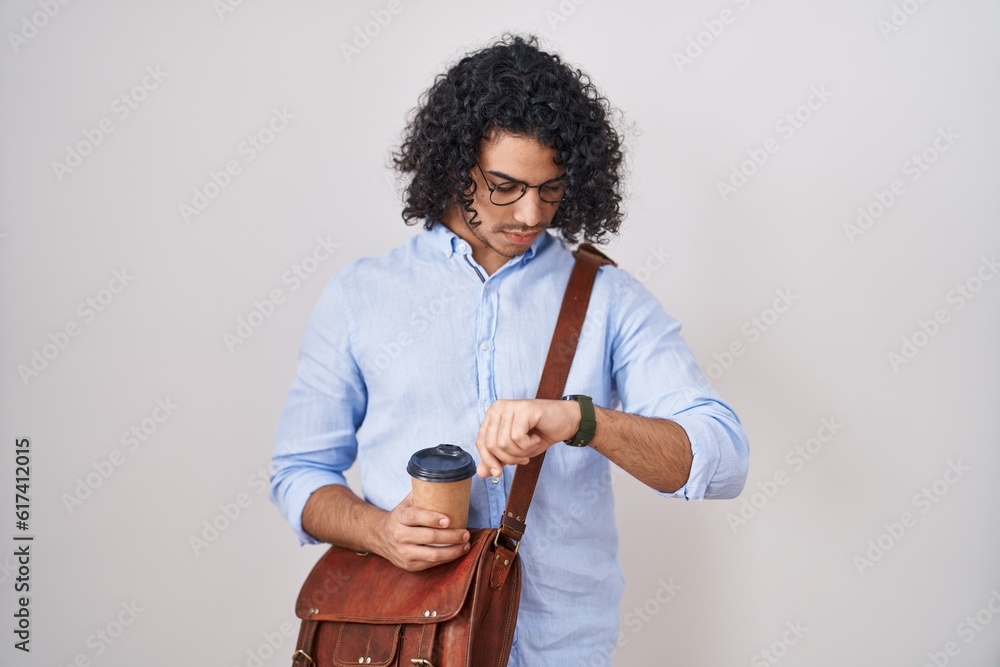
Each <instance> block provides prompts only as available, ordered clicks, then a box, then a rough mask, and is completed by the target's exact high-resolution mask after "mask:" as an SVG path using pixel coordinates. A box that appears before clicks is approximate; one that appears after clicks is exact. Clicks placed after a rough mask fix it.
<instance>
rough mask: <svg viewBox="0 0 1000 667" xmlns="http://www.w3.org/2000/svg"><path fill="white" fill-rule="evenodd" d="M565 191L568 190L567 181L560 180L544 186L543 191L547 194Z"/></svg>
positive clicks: (557, 193)
mask: <svg viewBox="0 0 1000 667" xmlns="http://www.w3.org/2000/svg"><path fill="white" fill-rule="evenodd" d="M564 192H566V183H565V181H558V182H556V183H549V184H548V185H544V186H542V193H543V194H546V195H561V194H562V193H564Z"/></svg>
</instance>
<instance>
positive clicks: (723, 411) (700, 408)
mask: <svg viewBox="0 0 1000 667" xmlns="http://www.w3.org/2000/svg"><path fill="white" fill-rule="evenodd" d="M613 274H614V276H615V277H616V278H617V285H616V294H617V296H618V299H617V303H618V304H619V307H618V308H617V312H616V313H615V316H614V318H613V321H614V324H615V326H616V327H617V328H616V331H615V334H614V336H613V338H612V341H613V344H612V350H611V359H612V374H613V378H614V383H615V389H616V391H617V392H618V395H619V397H620V398H621V402H622V410H623V411H625V412H629V413H632V414H636V415H641V416H644V417H659V418H662V419H669V420H671V421H674V422H676V423H677V424H679V425H680V426H681V428H683V429H684V432H685V433H686V434H687V436H688V440H689V441H690V443H691V453H692V463H691V473H690V475H689V476H688V480H687V482H686V483H685V484H684V485H683V486H682V487H681V488H679V489H677V490H676V491H674V492H672V493H666V492H663V493H660V495H662V496H664V497H667V498H684V499H685V500H702V499H705V498H735V497H736V496H738V495H739V494H740V492H741V491H742V490H743V486H744V484H745V483H746V478H747V471H748V465H749V443H748V438H747V435H746V432H745V431H744V430H743V426H742V424H741V423H740V420H739V417H737V416H736V413H735V412H734V411H733V410H732V408H731V407H730V406H729V405H727V404H726V403H725V402H724V401H723V400H722V398H721V397H720V396H719V395H718V394H717V393H716V391H715V390H714V389H713V388H712V387H711V385H710V384H709V383H708V380H707V379H706V378H705V376H704V374H703V373H702V372H701V370H700V369H699V368H698V363H697V361H696V359H695V357H694V354H693V353H692V352H691V349H690V348H689V347H688V345H687V343H686V342H685V341H684V339H683V338H682V337H681V333H680V330H681V325H680V322H678V321H677V319H676V318H674V317H672V316H671V315H669V314H667V313H666V312H665V311H664V310H663V308H662V306H661V305H660V303H659V302H658V301H657V300H656V298H655V297H654V296H653V295H652V294H650V293H649V292H648V291H647V290H646V289H645V288H644V287H643V286H642V285H641V284H640V283H639V282H638V281H636V280H635V279H634V278H632V277H631V276H630V275H628V274H627V273H625V272H624V271H620V270H615V271H614V272H613Z"/></svg>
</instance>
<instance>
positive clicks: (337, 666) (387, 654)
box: [333, 623, 403, 667]
mask: <svg viewBox="0 0 1000 667" xmlns="http://www.w3.org/2000/svg"><path fill="white" fill-rule="evenodd" d="M402 627H403V626H401V625H362V624H359V623H343V624H341V626H340V629H339V630H338V632H337V644H336V646H335V647H334V649H333V664H334V667H357V666H358V665H371V666H372V667H385V666H386V665H391V664H393V663H395V661H396V649H397V646H398V645H399V631H400V629H401V628H402Z"/></svg>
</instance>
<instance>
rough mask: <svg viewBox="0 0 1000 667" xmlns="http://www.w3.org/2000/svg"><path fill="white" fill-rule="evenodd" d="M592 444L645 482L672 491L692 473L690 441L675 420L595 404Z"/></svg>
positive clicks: (685, 481)
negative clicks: (639, 414)
mask: <svg viewBox="0 0 1000 667" xmlns="http://www.w3.org/2000/svg"><path fill="white" fill-rule="evenodd" d="M594 410H595V411H596V413H597V433H596V435H595V436H594V439H593V440H591V442H590V446H591V447H593V448H594V449H596V450H597V451H599V452H600V453H601V454H604V456H606V457H607V458H609V459H610V460H611V461H613V462H614V463H615V464H616V465H618V466H619V467H620V468H622V469H623V470H624V471H625V472H627V473H629V474H630V475H632V476H633V477H635V478H636V479H638V480H639V481H640V482H642V483H643V484H646V485H647V486H650V487H652V488H654V489H656V490H657V491H661V492H665V493H673V492H674V491H676V490H677V489H679V488H681V487H682V486H684V484H686V483H687V480H688V477H689V476H690V474H691V460H692V454H691V442H690V440H688V437H687V433H685V432H684V429H683V428H681V426H680V425H679V424H677V423H676V422H672V421H670V420H667V419H659V418H654V417H640V416H638V415H631V414H628V413H626V412H619V411H617V410H606V409H604V408H599V407H596V406H595V408H594Z"/></svg>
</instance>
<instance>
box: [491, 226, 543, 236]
mask: <svg viewBox="0 0 1000 667" xmlns="http://www.w3.org/2000/svg"><path fill="white" fill-rule="evenodd" d="M545 230H546V227H535V228H533V229H526V230H521V229H501V230H500V233H502V234H517V235H518V236H534V235H535V234H538V233H539V232H544V231H545Z"/></svg>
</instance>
